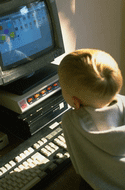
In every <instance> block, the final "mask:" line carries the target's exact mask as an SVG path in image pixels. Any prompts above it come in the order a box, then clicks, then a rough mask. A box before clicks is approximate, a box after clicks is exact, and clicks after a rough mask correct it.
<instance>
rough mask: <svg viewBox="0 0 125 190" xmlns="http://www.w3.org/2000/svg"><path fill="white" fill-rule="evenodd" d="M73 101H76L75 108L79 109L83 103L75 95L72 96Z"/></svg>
mask: <svg viewBox="0 0 125 190" xmlns="http://www.w3.org/2000/svg"><path fill="white" fill-rule="evenodd" d="M72 100H73V103H74V107H75V109H77V110H78V109H79V108H80V105H81V100H80V99H79V98H77V97H75V96H73V97H72Z"/></svg>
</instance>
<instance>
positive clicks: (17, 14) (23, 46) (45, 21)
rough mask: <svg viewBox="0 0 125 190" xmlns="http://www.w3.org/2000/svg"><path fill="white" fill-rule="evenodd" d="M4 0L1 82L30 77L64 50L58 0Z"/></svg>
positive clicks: (1, 10) (0, 24)
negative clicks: (56, 0)
mask: <svg viewBox="0 0 125 190" xmlns="http://www.w3.org/2000/svg"><path fill="white" fill-rule="evenodd" d="M2 2H3V3H0V85H3V86H4V85H6V84H8V83H11V82H13V81H15V80H18V79H20V78H23V77H25V76H29V75H30V74H31V73H35V72H36V71H38V70H41V71H42V69H43V68H44V67H45V66H47V65H49V64H50V62H52V61H53V60H54V59H55V58H56V57H58V56H60V55H61V54H63V53H64V45H63V40H62V34H61V28H60V23H59V18H58V11H57V7H56V3H55V0H23V1H21V0H4V1H2Z"/></svg>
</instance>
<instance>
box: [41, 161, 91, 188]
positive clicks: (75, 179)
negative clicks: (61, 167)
mask: <svg viewBox="0 0 125 190" xmlns="http://www.w3.org/2000/svg"><path fill="white" fill-rule="evenodd" d="M45 190H93V189H92V188H91V187H90V186H89V185H88V184H87V183H86V182H85V181H84V180H83V179H82V178H81V177H80V176H79V175H77V174H76V172H75V170H74V168H73V166H72V165H71V166H70V167H68V168H67V169H66V170H65V171H64V172H63V173H62V174H61V175H59V177H57V178H56V179H55V180H54V181H53V182H52V183H51V184H49V186H48V187H46V188H45Z"/></svg>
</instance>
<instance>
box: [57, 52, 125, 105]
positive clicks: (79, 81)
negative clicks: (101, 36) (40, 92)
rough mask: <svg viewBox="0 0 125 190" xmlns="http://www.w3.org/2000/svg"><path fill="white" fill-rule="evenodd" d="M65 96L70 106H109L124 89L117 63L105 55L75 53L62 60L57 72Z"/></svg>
mask: <svg viewBox="0 0 125 190" xmlns="http://www.w3.org/2000/svg"><path fill="white" fill-rule="evenodd" d="M58 74H59V81H60V85H61V87H62V93H63V96H64V98H65V100H66V101H67V103H69V104H70V105H71V106H73V107H76V108H79V106H80V104H82V105H86V106H92V107H95V108H101V107H104V106H105V105H107V104H109V103H110V102H111V101H112V100H113V98H114V97H115V95H116V94H117V93H119V91H120V90H121V87H122V75H121V71H120V69H119V68H118V65H117V63H116V61H115V60H114V59H113V58H112V57H111V56H110V55H109V54H108V53H106V52H103V51H101V50H94V49H81V50H76V51H74V52H72V53H70V54H68V55H67V56H65V57H64V59H63V60H62V61H61V63H60V65H59V69H58Z"/></svg>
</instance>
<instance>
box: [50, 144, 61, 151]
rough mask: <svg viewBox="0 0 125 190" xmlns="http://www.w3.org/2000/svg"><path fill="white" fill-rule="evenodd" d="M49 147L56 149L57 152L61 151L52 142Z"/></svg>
mask: <svg viewBox="0 0 125 190" xmlns="http://www.w3.org/2000/svg"><path fill="white" fill-rule="evenodd" d="M49 145H50V146H51V147H52V148H54V149H55V150H58V149H59V147H58V146H56V145H55V144H54V143H52V142H50V143H49Z"/></svg>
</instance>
